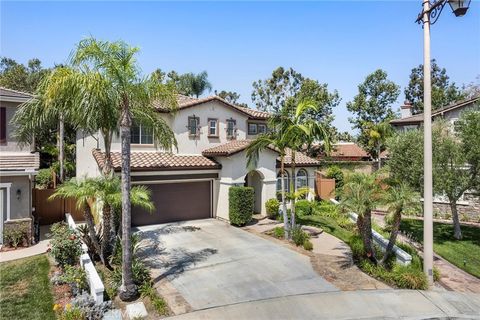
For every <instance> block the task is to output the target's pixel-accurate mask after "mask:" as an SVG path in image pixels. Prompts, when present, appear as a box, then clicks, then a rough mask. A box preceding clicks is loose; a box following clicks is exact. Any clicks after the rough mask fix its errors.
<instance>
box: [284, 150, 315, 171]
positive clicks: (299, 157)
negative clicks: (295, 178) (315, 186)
mask: <svg viewBox="0 0 480 320" xmlns="http://www.w3.org/2000/svg"><path fill="white" fill-rule="evenodd" d="M277 160H278V161H280V158H277ZM284 162H285V166H287V167H290V166H291V165H292V150H290V149H287V152H286V155H285V159H284ZM295 165H296V166H297V167H316V166H318V165H320V161H318V160H317V159H314V158H311V157H309V156H307V155H306V154H305V153H303V152H299V151H297V152H295ZM278 166H279V163H277V167H278Z"/></svg>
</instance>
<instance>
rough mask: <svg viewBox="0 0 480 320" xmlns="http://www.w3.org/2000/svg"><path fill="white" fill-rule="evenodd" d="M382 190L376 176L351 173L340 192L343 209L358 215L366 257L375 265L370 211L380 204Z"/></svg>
mask: <svg viewBox="0 0 480 320" xmlns="http://www.w3.org/2000/svg"><path fill="white" fill-rule="evenodd" d="M382 196H383V190H382V188H381V186H380V181H379V180H378V178H377V176H376V175H373V174H366V173H352V174H350V175H348V176H347V177H346V179H345V183H344V185H343V190H342V192H341V195H340V198H341V205H342V207H343V208H344V209H346V210H349V211H353V212H355V213H357V214H358V218H357V227H358V231H359V233H360V235H361V237H362V241H363V246H364V249H365V253H366V254H367V257H368V258H369V259H370V260H371V261H373V262H374V263H377V259H376V257H375V250H374V249H373V243H372V210H373V209H375V208H376V207H377V205H379V204H380V203H381V200H382Z"/></svg>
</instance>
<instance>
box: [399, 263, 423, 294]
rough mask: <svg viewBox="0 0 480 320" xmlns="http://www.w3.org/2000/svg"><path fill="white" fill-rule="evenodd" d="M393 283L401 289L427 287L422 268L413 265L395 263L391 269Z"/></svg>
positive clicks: (421, 288)
mask: <svg viewBox="0 0 480 320" xmlns="http://www.w3.org/2000/svg"><path fill="white" fill-rule="evenodd" d="M392 273H393V278H394V280H395V285H396V286H397V287H399V288H402V289H416V290H426V289H427V288H428V280H427V276H426V275H425V273H424V272H423V270H422V269H419V268H415V267H414V266H413V265H409V266H402V265H399V264H395V265H394V267H393V270H392Z"/></svg>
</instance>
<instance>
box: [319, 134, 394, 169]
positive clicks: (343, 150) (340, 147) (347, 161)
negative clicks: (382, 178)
mask: <svg viewBox="0 0 480 320" xmlns="http://www.w3.org/2000/svg"><path fill="white" fill-rule="evenodd" d="M331 149H332V150H331V151H330V155H329V156H328V157H327V156H325V155H321V156H319V157H318V159H319V160H321V162H322V171H321V172H322V173H323V174H326V171H327V169H328V167H329V166H332V165H335V166H338V167H340V168H341V169H344V170H352V171H355V172H363V173H372V172H374V171H375V170H377V166H378V165H377V162H375V161H373V160H372V157H370V156H369V155H368V153H367V152H366V151H365V150H363V149H362V147H360V146H359V145H358V144H356V143H355V142H338V143H335V144H333V145H332V148H331ZM381 158H382V160H383V159H384V158H385V153H384V152H382V154H381Z"/></svg>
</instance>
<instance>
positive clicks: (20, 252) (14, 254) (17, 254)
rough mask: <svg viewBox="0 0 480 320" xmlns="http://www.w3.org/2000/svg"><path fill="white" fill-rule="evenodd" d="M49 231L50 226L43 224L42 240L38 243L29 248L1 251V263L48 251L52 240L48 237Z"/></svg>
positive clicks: (41, 230)
mask: <svg viewBox="0 0 480 320" xmlns="http://www.w3.org/2000/svg"><path fill="white" fill-rule="evenodd" d="M48 232H50V226H41V227H40V241H39V242H38V243H37V244H34V245H33V246H31V247H27V248H19V249H17V250H12V251H5V252H0V263H2V262H7V261H12V260H17V259H23V258H28V257H32V256H36V255H39V254H43V253H46V252H47V249H48V244H49V243H50V240H49V239H48V238H47V234H48Z"/></svg>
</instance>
